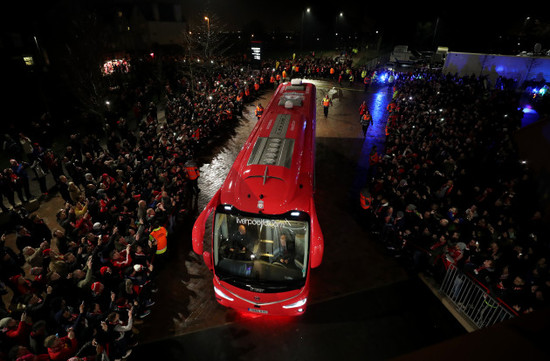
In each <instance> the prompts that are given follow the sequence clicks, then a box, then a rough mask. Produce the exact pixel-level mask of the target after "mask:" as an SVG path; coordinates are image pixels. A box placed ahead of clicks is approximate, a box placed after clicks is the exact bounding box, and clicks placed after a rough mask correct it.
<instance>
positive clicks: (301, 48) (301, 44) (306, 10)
mask: <svg viewBox="0 0 550 361" xmlns="http://www.w3.org/2000/svg"><path fill="white" fill-rule="evenodd" d="M310 12H311V8H306V9H305V10H303V11H302V27H301V30H300V50H304V17H305V15H306V13H308V14H309V13H310Z"/></svg>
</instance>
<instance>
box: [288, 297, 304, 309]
mask: <svg viewBox="0 0 550 361" xmlns="http://www.w3.org/2000/svg"><path fill="white" fill-rule="evenodd" d="M306 302H307V297H306V298H302V299H301V300H299V301H296V302H294V303H291V304H289V305H285V306H283V308H296V307H301V306H303V305H305V304H306Z"/></svg>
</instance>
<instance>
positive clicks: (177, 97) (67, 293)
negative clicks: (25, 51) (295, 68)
mask: <svg viewBox="0 0 550 361" xmlns="http://www.w3.org/2000/svg"><path fill="white" fill-rule="evenodd" d="M272 72H273V71H268V70H267V69H265V68H263V69H262V70H258V69H256V70H254V69H251V68H250V67H243V66H242V65H240V64H239V65H238V66H237V65H228V64H227V63H226V64H224V66H223V67H218V68H216V69H215V70H213V69H212V68H206V67H205V68H200V67H197V68H196V69H194V78H193V79H192V81H191V78H189V77H186V76H182V77H180V78H172V79H169V81H167V85H166V88H165V94H166V99H165V101H164V103H163V107H165V112H164V114H165V118H162V119H158V117H157V114H158V110H157V105H156V103H155V102H153V101H151V99H150V97H146V96H139V97H136V99H137V101H136V103H135V106H134V109H133V110H134V115H135V120H136V123H135V127H132V124H131V121H129V120H127V119H126V118H125V117H120V118H119V119H117V120H116V121H115V122H107V125H106V128H105V137H104V139H103V138H102V139H100V138H99V137H98V136H96V135H95V134H94V133H90V134H85V135H82V134H80V133H78V132H75V133H74V134H72V135H71V136H70V140H69V142H68V143H67V145H66V148H65V149H64V151H63V152H61V153H60V154H55V152H54V151H53V150H52V149H51V144H50V145H49V146H48V147H47V148H46V147H44V146H43V145H42V144H41V141H42V140H36V139H33V140H31V139H30V138H31V137H32V136H26V135H24V134H22V133H21V134H8V135H7V136H6V137H5V139H6V140H5V142H4V146H5V147H4V148H5V149H6V150H10V153H9V156H10V157H13V159H12V160H11V167H10V168H7V169H6V170H5V171H4V172H3V174H2V179H0V181H1V185H2V191H3V192H2V195H3V196H4V197H5V198H6V200H7V203H8V204H7V205H4V204H2V207H3V208H2V211H3V212H6V213H9V214H10V215H11V223H10V225H11V226H12V227H13V228H14V230H15V232H16V241H15V245H16V246H15V247H10V246H8V245H6V243H5V241H6V236H5V235H4V236H3V237H2V244H1V246H0V252H1V254H0V275H1V282H2V283H1V285H2V293H3V295H5V294H7V293H8V291H11V293H12V294H13V297H12V299H11V302H10V304H9V305H5V304H3V303H2V305H0V306H2V307H0V308H1V309H0V318H1V320H0V328H1V329H2V332H1V334H0V359H2V360H3V359H9V360H34V359H43V360H50V359H51V360H67V359H70V358H73V357H78V359H80V360H84V359H86V360H91V359H98V360H99V359H107V357H108V358H109V359H115V360H116V359H124V358H126V357H128V356H129V355H130V354H131V352H132V348H133V346H135V344H136V343H137V340H136V338H135V331H136V329H135V327H134V326H135V324H137V323H140V322H144V321H143V319H144V318H145V317H147V315H149V314H150V312H151V309H150V307H151V306H152V305H153V304H154V294H155V292H156V291H157V289H156V286H155V284H156V282H155V280H156V277H157V276H158V270H159V268H160V267H161V266H162V263H161V262H162V258H164V255H165V254H164V253H163V254H159V252H158V248H159V247H158V240H157V239H156V238H155V237H154V236H153V234H157V230H159V229H161V228H163V229H165V230H166V234H168V236H170V235H171V234H173V232H174V227H175V224H176V220H177V217H178V216H180V215H182V216H185V214H192V213H193V212H194V211H195V210H196V207H197V202H196V200H197V194H198V192H199V191H200V190H199V189H197V188H196V179H195V182H193V179H190V177H189V176H188V169H189V164H192V162H195V161H196V160H195V157H197V156H198V155H200V152H201V150H203V149H205V148H207V147H206V145H207V144H208V143H209V142H210V141H212V140H213V139H215V138H216V137H219V136H220V135H221V134H223V133H224V132H223V130H224V129H226V128H227V127H231V126H233V125H234V124H235V123H233V122H232V121H231V120H233V119H235V118H236V115H240V114H241V113H242V110H243V107H244V104H245V103H246V102H250V101H251V100H253V99H254V98H255V97H257V96H258V94H259V92H260V91H261V90H262V89H263V88H265V87H268V86H274V85H273V84H270V83H269V80H270V78H271V77H269V78H267V80H265V77H266V75H267V74H269V75H271V73H272ZM282 80H283V79H279V80H278V81H282ZM138 92H140V94H146V93H147V91H143V89H138ZM12 133H13V132H12ZM36 138H38V136H37V137H36ZM45 138H48V137H45ZM15 139H18V140H19V142H17V140H15ZM11 141H15V142H16V143H19V144H15V145H14V144H12V142H11ZM8 145H9V147H8ZM27 146H29V147H27ZM27 149H28V150H27ZM23 150H25V151H23ZM19 159H22V160H19ZM195 163H196V162H195ZM35 168H39V169H40V170H42V171H43V173H44V174H45V175H47V174H51V175H52V176H53V179H54V180H55V183H56V184H55V187H54V188H55V192H56V193H57V192H58V194H59V195H60V196H61V197H62V198H63V200H64V206H63V207H62V208H61V209H59V210H58V212H57V214H56V219H57V223H58V225H59V227H55V228H54V229H50V228H49V227H48V226H47V225H46V224H45V222H44V221H43V220H42V219H41V218H40V217H39V216H38V215H37V214H36V213H33V214H29V213H28V212H27V210H26V207H24V206H23V205H25V204H27V202H29V201H30V200H31V199H33V198H37V197H38V196H39V195H38V194H31V193H30V187H29V182H30V181H32V180H33V179H36V180H37V181H39V182H40V190H41V192H42V193H43V194H44V195H46V194H47V193H48V192H49V191H50V190H49V189H47V188H43V187H42V185H43V184H42V183H41V180H40V179H39V178H40V177H41V176H40V175H38V174H32V173H31V174H29V173H30V172H31V171H33V170H34V169H35ZM16 196H17V197H18V198H19V202H16V198H15V197H16ZM2 203H4V202H2ZM8 207H9V208H8ZM160 233H162V232H160ZM168 248H169V247H168ZM168 252H169V250H168Z"/></svg>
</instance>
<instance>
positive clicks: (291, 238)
mask: <svg viewBox="0 0 550 361" xmlns="http://www.w3.org/2000/svg"><path fill="white" fill-rule="evenodd" d="M295 214H296V215H297V214H300V212H290V213H289V214H288V215H281V216H279V217H276V218H275V217H274V216H264V217H258V216H257V215H241V214H238V213H237V212H235V211H232V212H230V213H225V212H220V211H218V212H216V216H215V218H214V237H213V242H214V244H213V251H214V267H215V270H216V274H217V275H218V277H219V278H220V280H223V281H226V282H228V283H231V284H233V285H235V286H240V285H243V288H244V285H245V284H246V287H251V286H250V285H253V286H254V287H259V288H262V289H263V290H264V292H270V291H271V292H281V291H283V290H291V289H296V288H300V287H303V285H304V284H305V279H306V273H307V267H308V258H307V257H308V256H307V255H308V252H309V250H308V245H309V242H308V240H309V218H308V216H307V214H306V213H301V216H291V215H295ZM268 217H269V218H268Z"/></svg>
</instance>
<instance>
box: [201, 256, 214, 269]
mask: <svg viewBox="0 0 550 361" xmlns="http://www.w3.org/2000/svg"><path fill="white" fill-rule="evenodd" d="M202 258H203V259H204V264H205V265H206V267H208V269H209V270H210V271H212V270H213V269H214V266H213V265H212V255H211V254H210V252H208V251H204V252H203V253H202Z"/></svg>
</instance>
